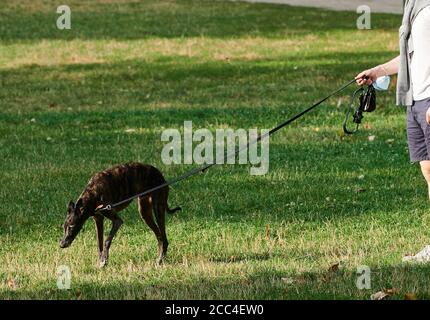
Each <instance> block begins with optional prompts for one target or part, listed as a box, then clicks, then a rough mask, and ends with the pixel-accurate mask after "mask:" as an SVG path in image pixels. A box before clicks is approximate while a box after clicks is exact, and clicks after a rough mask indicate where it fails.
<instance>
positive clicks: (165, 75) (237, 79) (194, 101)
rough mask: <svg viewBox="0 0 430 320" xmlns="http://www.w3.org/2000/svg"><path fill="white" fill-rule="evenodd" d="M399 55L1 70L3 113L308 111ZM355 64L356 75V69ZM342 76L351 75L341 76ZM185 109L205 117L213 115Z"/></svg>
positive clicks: (173, 58)
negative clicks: (149, 108) (289, 108)
mask: <svg viewBox="0 0 430 320" xmlns="http://www.w3.org/2000/svg"><path fill="white" fill-rule="evenodd" d="M392 56H394V52H359V53H350V52H338V53H336V56H335V57H336V63H333V61H331V60H332V59H333V55H329V54H309V55H307V56H306V59H309V61H316V63H313V62H310V63H309V64H307V63H306V59H305V60H303V57H302V56H292V57H290V56H286V57H279V58H277V59H261V60H256V61H252V62H250V61H233V62H230V63H227V62H219V61H213V62H200V61H199V60H197V59H194V58H184V57H176V56H169V57H163V58H160V59H158V60H155V61H154V62H146V61H142V60H128V61H121V62H117V63H102V64H76V65H64V66H56V67H47V66H24V67H20V68H14V69H6V70H5V69H3V70H1V71H0V75H1V78H2V81H1V83H2V88H3V90H2V92H1V93H0V99H1V100H2V101H3V103H2V105H3V109H2V110H3V111H12V112H13V111H15V112H17V111H24V112H28V111H55V110H57V111H60V110H65V109H70V108H71V109H72V110H73V109H78V108H79V109H80V110H92V109H99V110H103V111H106V109H112V108H115V109H118V112H124V111H121V110H122V109H123V108H124V107H128V108H139V107H141V106H148V105H149V106H152V107H157V108H158V110H157V112H159V113H163V112H171V110H167V111H163V108H169V107H175V106H178V105H179V106H181V108H182V109H184V108H185V107H190V108H191V107H199V108H208V107H211V108H213V107H218V106H220V105H222V106H224V107H229V108H234V107H235V106H244V105H246V106H247V107H252V106H277V107H278V108H279V107H280V106H281V107H283V106H285V105H293V106H300V107H301V108H303V105H304V104H305V103H310V102H314V101H313V100H316V99H319V98H321V97H322V95H324V94H325V93H326V92H327V93H328V92H330V91H332V90H334V89H335V87H336V86H337V85H341V83H345V82H347V81H348V80H349V78H352V77H353V76H354V75H355V73H356V72H358V70H361V69H362V68H365V67H367V66H369V65H374V64H377V63H379V62H380V61H383V60H386V59H389V58H391V57H392ZM351 66H354V68H356V70H355V71H351ZM155 70H156V72H155ZM339 74H344V75H345V78H344V79H340V78H339ZM322 79H323V80H324V81H321V80H322ZM274 84H276V85H274ZM384 97H385V96H384ZM160 106H161V107H160ZM186 110H187V111H186V112H187V113H188V112H190V113H195V114H198V117H201V116H202V115H203V116H205V113H206V112H207V110H205V111H199V110H194V111H190V110H188V108H186ZM242 111H243V110H242ZM242 111H241V112H242ZM127 112H132V111H127ZM233 112H234V110H233ZM248 112H251V111H248ZM173 118H174V117H170V119H173Z"/></svg>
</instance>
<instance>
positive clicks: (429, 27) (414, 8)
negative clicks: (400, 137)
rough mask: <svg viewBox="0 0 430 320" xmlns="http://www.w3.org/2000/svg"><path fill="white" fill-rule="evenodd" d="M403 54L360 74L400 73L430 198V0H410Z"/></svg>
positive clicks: (413, 151) (366, 80)
mask: <svg viewBox="0 0 430 320" xmlns="http://www.w3.org/2000/svg"><path fill="white" fill-rule="evenodd" d="M399 33H400V54H399V55H398V56H397V57H395V58H394V59H392V60H390V61H388V62H386V63H384V64H381V65H378V66H376V67H374V68H371V69H368V70H365V71H363V72H360V73H359V74H358V75H357V76H356V78H355V79H356V82H357V84H358V85H361V86H362V85H365V84H367V85H371V84H372V83H373V82H375V81H376V79H377V78H378V77H381V76H390V75H394V74H398V78H397V104H398V105H403V106H406V107H407V139H408V147H409V155H410V160H411V162H412V163H416V162H419V164H420V167H421V172H422V175H423V176H424V179H425V180H426V182H427V187H428V188H427V189H428V197H429V201H430V129H429V127H430V56H429V55H430V0H407V1H406V3H405V8H404V14H403V21H402V26H401V27H400V31H399Z"/></svg>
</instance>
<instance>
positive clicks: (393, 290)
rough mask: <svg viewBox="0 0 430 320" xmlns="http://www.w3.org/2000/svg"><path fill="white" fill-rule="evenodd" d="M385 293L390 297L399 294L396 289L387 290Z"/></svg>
mask: <svg viewBox="0 0 430 320" xmlns="http://www.w3.org/2000/svg"><path fill="white" fill-rule="evenodd" d="M384 292H385V293H386V294H388V295H389V296H393V295H395V294H397V293H398V291H397V289H396V288H391V289H386V290H384Z"/></svg>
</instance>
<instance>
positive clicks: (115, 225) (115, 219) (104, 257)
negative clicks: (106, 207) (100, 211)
mask: <svg viewBox="0 0 430 320" xmlns="http://www.w3.org/2000/svg"><path fill="white" fill-rule="evenodd" d="M105 217H106V218H108V219H109V220H111V221H112V229H111V230H110V232H109V235H108V237H107V238H106V241H105V244H104V248H103V252H102V254H101V257H100V266H101V267H104V266H105V265H106V264H107V261H108V258H109V249H110V246H111V244H112V240H113V238H114V237H115V234H116V233H117V232H118V229H119V228H120V227H121V225H122V223H123V222H122V220H121V218H120V217H119V216H118V215H117V214H116V213H110V214H108V215H106V214H105Z"/></svg>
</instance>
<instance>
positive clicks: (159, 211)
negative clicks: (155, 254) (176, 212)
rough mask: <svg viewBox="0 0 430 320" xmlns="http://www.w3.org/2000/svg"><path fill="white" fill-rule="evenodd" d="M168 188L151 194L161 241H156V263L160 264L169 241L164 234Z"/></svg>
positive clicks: (164, 256)
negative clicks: (157, 255) (157, 254)
mask: <svg viewBox="0 0 430 320" xmlns="http://www.w3.org/2000/svg"><path fill="white" fill-rule="evenodd" d="M167 190H168V189H167V188H165V189H162V190H160V191H159V192H156V193H154V195H153V201H154V202H153V209H154V213H155V219H156V220H157V224H158V229H159V230H160V235H161V241H158V250H159V258H158V263H159V264H162V263H163V261H164V259H165V258H166V254H167V247H168V246H169V242H168V241H167V235H166V223H165V217H166V207H167V192H168V191H167Z"/></svg>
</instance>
